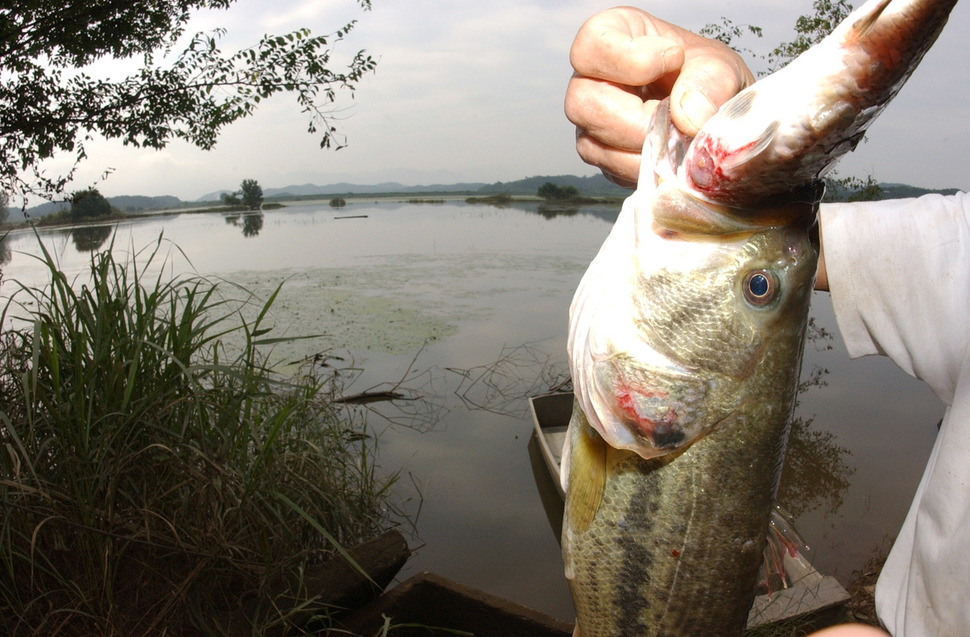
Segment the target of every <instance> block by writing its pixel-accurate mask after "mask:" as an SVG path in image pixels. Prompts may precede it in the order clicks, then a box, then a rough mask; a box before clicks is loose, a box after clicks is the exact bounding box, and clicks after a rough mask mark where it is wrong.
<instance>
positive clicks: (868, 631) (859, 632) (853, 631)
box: [809, 624, 889, 637]
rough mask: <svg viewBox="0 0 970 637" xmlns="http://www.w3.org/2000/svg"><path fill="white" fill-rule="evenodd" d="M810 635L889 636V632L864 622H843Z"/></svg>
mask: <svg viewBox="0 0 970 637" xmlns="http://www.w3.org/2000/svg"><path fill="white" fill-rule="evenodd" d="M809 637H889V634H888V633H886V632H885V631H882V630H879V629H878V628H873V627H872V626H865V625H863V624H843V625H841V626H832V627H831V628H826V629H825V630H820V631H818V632H815V633H812V634H811V635H810V636H809Z"/></svg>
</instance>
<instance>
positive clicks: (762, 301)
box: [742, 270, 778, 307]
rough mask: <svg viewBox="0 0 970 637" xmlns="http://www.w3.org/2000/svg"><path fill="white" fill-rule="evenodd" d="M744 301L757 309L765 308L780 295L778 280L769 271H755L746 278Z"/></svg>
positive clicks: (743, 288) (743, 289) (743, 287)
mask: <svg viewBox="0 0 970 637" xmlns="http://www.w3.org/2000/svg"><path fill="white" fill-rule="evenodd" d="M742 291H743V292H744V299H745V300H746V301H747V302H748V303H750V304H751V305H753V306H755V307H764V306H766V305H768V304H769V303H771V301H772V300H774V298H775V296H776V295H777V294H778V279H777V277H775V275H774V274H772V273H771V272H769V271H768V270H754V271H752V272H748V274H747V276H745V277H744V283H743V285H742Z"/></svg>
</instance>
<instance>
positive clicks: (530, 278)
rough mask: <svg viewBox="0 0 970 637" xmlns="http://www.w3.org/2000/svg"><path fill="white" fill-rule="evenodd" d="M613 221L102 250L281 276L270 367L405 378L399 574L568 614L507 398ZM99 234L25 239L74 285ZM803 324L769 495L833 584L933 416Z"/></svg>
mask: <svg viewBox="0 0 970 637" xmlns="http://www.w3.org/2000/svg"><path fill="white" fill-rule="evenodd" d="M616 212H617V211H616V209H611V208H607V207H603V208H585V209H583V210H582V211H572V212H571V213H568V214H559V215H554V214H551V213H546V214H542V212H541V211H539V210H538V209H537V207H536V206H534V205H533V206H531V207H529V206H523V207H516V208H507V209H497V208H491V207H482V206H469V205H465V204H463V203H460V202H447V203H444V204H433V205H432V204H424V205H414V204H405V203H397V202H381V203H376V202H372V201H364V200H360V201H351V202H350V203H349V204H348V206H347V207H346V208H343V209H340V210H334V209H332V208H330V207H329V206H327V205H326V203H325V202H317V203H306V204H299V205H289V206H287V207H285V208H283V209H281V210H276V211H268V212H266V213H264V215H263V217H262V218H259V219H249V220H246V219H243V218H236V219H228V220H227V219H224V218H223V217H222V216H221V215H218V214H206V215H172V216H166V217H154V218H150V219H145V220H139V221H133V222H125V223H123V224H120V225H119V226H118V227H117V229H116V230H115V235H114V246H115V250H116V251H130V250H131V249H132V248H141V247H144V246H146V245H149V244H150V243H152V242H153V241H155V240H157V239H158V237H159V236H160V235H161V236H162V238H163V250H164V251H166V252H168V253H169V254H170V255H171V258H170V260H169V263H168V265H167V268H168V270H169V271H170V272H172V273H173V274H175V273H185V272H195V273H199V274H203V275H206V276H210V277H216V278H220V279H225V280H226V281H231V282H234V283H239V284H241V285H242V286H243V287H245V288H247V289H249V290H252V291H253V292H255V293H256V294H257V295H260V296H262V297H264V298H265V297H266V296H268V295H269V294H271V292H272V290H273V289H274V288H275V287H276V286H277V285H279V284H280V283H281V282H282V283H283V288H282V291H281V293H280V295H279V298H278V300H277V303H276V305H275V311H274V314H273V320H274V321H275V324H276V326H277V331H278V332H280V333H286V334H290V335H294V336H295V335H304V334H313V335H318V337H316V338H314V339H310V340H302V341H297V342H296V343H295V344H293V345H290V346H286V347H280V348H279V349H278V350H277V351H276V352H274V354H275V355H277V356H278V357H279V360H280V361H282V362H283V363H285V362H289V361H293V360H297V359H299V358H301V357H304V356H308V355H312V354H314V353H317V352H322V351H325V352H329V353H331V354H338V353H339V355H341V356H342V357H343V358H344V359H345V360H348V364H352V365H353V366H354V367H355V368H359V369H361V370H363V371H362V372H360V373H359V374H358V376H357V378H356V380H355V381H354V384H353V386H352V387H351V389H356V390H361V391H362V390H364V389H369V388H371V387H373V386H374V385H376V384H378V383H381V382H383V381H397V380H399V379H401V378H402V377H407V380H406V382H405V385H406V386H407V387H408V388H410V389H411V390H412V391H413V395H415V396H416V397H419V398H421V399H422V400H421V401H417V402H409V403H402V404H398V405H384V406H379V407H378V408H379V409H381V410H383V415H384V416H385V417H381V416H379V415H372V416H371V423H372V427H373V428H374V430H375V431H376V432H378V433H379V434H380V438H379V453H380V461H381V464H382V465H383V466H384V467H385V468H386V469H387V470H388V471H394V470H398V469H400V470H402V473H401V479H400V481H399V482H398V485H397V487H398V490H397V495H398V498H399V500H400V503H401V506H402V507H403V509H404V510H406V511H407V512H408V513H409V515H411V516H412V517H413V518H414V524H415V527H416V535H415V536H414V537H413V538H412V546H414V547H415V548H416V553H415V556H414V557H413V558H412V559H411V561H410V563H409V565H408V566H407V567H406V571H405V572H404V573H403V574H402V575H403V576H407V575H409V574H413V573H416V572H420V571H425V570H430V571H434V572H437V573H439V574H441V575H444V576H445V577H448V578H451V579H453V580H456V581H458V582H461V583H463V584H466V585H470V586H475V587H478V588H480V589H484V590H486V591H488V592H490V593H493V594H497V595H500V596H503V597H506V598H509V599H513V600H515V601H518V602H521V603H524V604H526V605H529V606H532V607H534V608H536V609H539V610H542V611H545V612H548V613H550V614H552V615H555V616H558V617H560V618H562V619H565V620H570V619H571V618H572V606H571V602H570V600H569V595H568V591H567V588H566V585H565V582H564V580H563V577H562V566H561V561H560V556H559V549H558V545H557V542H556V538H555V537H554V536H553V533H552V531H551V530H550V528H549V524H548V522H547V520H546V518H545V513H544V511H543V508H542V505H541V503H540V497H539V494H538V492H537V488H536V483H535V480H534V477H533V470H532V465H531V463H530V459H529V454H528V451H527V443H528V440H529V436H530V433H531V423H530V422H529V419H528V416H527V411H526V404H525V400H524V396H525V395H527V394H529V393H530V392H536V391H540V390H541V389H542V388H543V387H544V386H548V383H549V382H554V379H556V378H558V377H560V376H561V374H562V372H563V369H564V365H565V356H564V349H565V345H564V343H565V332H566V313H567V309H568V306H569V301H570V298H571V296H572V293H573V290H574V289H575V287H576V284H577V283H578V282H579V279H580V277H581V276H582V273H583V271H584V270H585V268H586V265H587V264H588V262H589V261H590V259H592V257H593V255H594V254H595V253H596V251H597V250H598V249H599V246H600V244H601V242H602V241H603V239H604V238H605V236H606V234H607V233H608V231H609V228H610V225H611V223H612V220H613V219H614V218H615V215H616ZM350 217H353V218H350ZM109 234H110V233H109V232H108V231H102V232H101V233H97V232H94V233H91V232H89V233H87V234H86V235H84V234H81V233H74V234H71V233H70V232H65V231H49V232H45V233H43V235H42V236H43V240H44V242H45V245H47V246H48V248H49V249H50V250H51V251H52V252H53V253H54V254H55V255H56V256H57V258H58V259H59V261H60V263H61V266H62V268H63V269H64V270H65V271H67V272H80V271H82V270H83V268H84V267H85V264H86V263H87V260H88V259H89V253H88V252H85V251H83V250H89V249H91V248H93V247H94V246H96V245H98V244H99V243H101V242H103V241H105V240H106V239H107V237H108V236H109ZM106 245H108V244H107V243H101V249H104V247H105V246H106ZM175 246H177V249H176V247H175ZM6 247H7V249H8V251H9V254H10V261H9V262H8V263H7V264H6V265H5V266H4V273H3V274H4V279H5V280H6V281H8V282H7V283H5V284H4V285H3V287H2V288H0V295H4V294H9V293H10V292H11V291H12V289H13V287H14V286H13V284H12V283H10V282H9V281H10V280H11V279H19V280H23V281H25V282H27V283H36V282H39V281H42V280H43V277H44V271H43V268H42V267H41V266H40V265H39V264H38V263H37V262H36V261H35V260H34V259H32V258H30V257H29V256H28V255H30V254H37V253H38V247H37V240H36V238H34V236H33V235H32V234H30V233H27V232H18V233H15V234H13V235H12V236H10V237H9V238H8V239H7V241H6ZM79 248H80V249H81V251H79ZM230 289H234V288H230ZM813 314H814V317H815V321H816V324H817V325H818V326H819V327H820V328H822V330H827V331H828V332H831V334H832V337H831V338H826V337H824V336H819V337H817V338H816V339H815V340H814V341H813V342H812V343H811V344H810V345H809V347H808V349H807V352H806V361H805V373H804V374H803V377H804V378H806V379H808V378H809V377H810V375H811V372H812V370H813V369H819V370H820V371H819V372H818V375H817V378H818V380H819V381H820V382H816V383H815V384H814V386H813V387H812V388H810V389H809V390H808V391H806V392H805V393H804V394H803V395H802V397H801V401H800V406H799V411H798V416H799V418H800V423H801V426H800V427H799V428H798V431H799V432H798V434H797V440H796V441H795V442H793V449H795V451H796V454H797V458H795V459H793V462H791V463H790V466H791V467H793V468H794V469H795V470H796V471H795V473H794V475H789V476H786V478H787V480H788V482H787V484H786V486H785V487H784V488H783V490H782V494H781V497H782V504H784V505H786V506H787V507H788V508H789V509H791V510H792V511H793V512H794V513H796V514H797V517H798V523H797V524H798V528H799V530H800V531H801V532H802V534H803V535H804V536H805V539H806V541H807V542H808V543H809V545H811V547H812V551H813V554H814V560H815V563H816V565H817V566H818V568H819V569H820V570H821V571H823V572H825V573H828V574H833V575H835V576H837V577H838V578H839V579H841V580H842V581H843V582H846V581H847V580H848V579H849V578H851V576H852V571H853V570H854V569H857V568H860V567H861V566H862V565H863V564H864V563H865V561H866V560H867V559H868V557H869V556H870V555H871V554H872V552H873V551H874V550H876V549H878V548H879V547H880V546H884V545H886V543H887V542H888V541H889V540H890V539H891V538H892V537H893V536H894V534H895V532H896V530H897V529H898V527H899V525H900V523H901V522H902V519H903V516H904V515H905V512H906V508H907V505H908V503H909V500H910V498H911V496H912V494H913V492H914V491H915V488H916V484H917V482H918V480H919V476H920V474H921V472H922V468H923V465H924V463H925V460H926V458H927V456H928V454H929V450H930V447H931V445H932V443H933V439H934V436H935V434H936V423H937V422H938V421H939V419H940V417H941V416H942V412H943V409H942V406H941V405H940V404H939V403H938V401H937V400H936V399H935V398H934V397H933V396H932V394H931V393H930V392H929V391H928V390H927V389H926V388H925V387H924V386H923V385H922V384H921V383H919V382H918V381H915V380H913V379H911V378H909V377H908V376H906V375H905V374H903V373H902V372H899V371H898V370H897V369H896V368H895V367H894V366H893V365H892V364H891V363H889V362H888V361H886V360H884V359H880V358H868V359H862V360H857V361H850V360H849V359H848V358H847V356H846V354H845V351H844V348H843V346H842V343H841V340H840V338H839V336H838V329H837V326H836V324H835V320H834V316H833V315H832V309H831V303H830V302H829V299H828V297H827V295H825V294H816V298H815V299H814V307H813ZM349 361H352V363H350V362H349ZM409 370H410V371H409Z"/></svg>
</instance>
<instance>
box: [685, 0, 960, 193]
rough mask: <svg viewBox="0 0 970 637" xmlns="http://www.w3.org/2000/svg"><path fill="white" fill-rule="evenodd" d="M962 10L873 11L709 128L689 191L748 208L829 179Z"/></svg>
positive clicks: (892, 0)
mask: <svg viewBox="0 0 970 637" xmlns="http://www.w3.org/2000/svg"><path fill="white" fill-rule="evenodd" d="M955 4H956V0H870V1H869V2H866V3H865V4H863V5H862V6H861V7H859V8H858V9H857V10H855V11H854V12H852V13H851V14H850V15H849V16H848V17H847V18H846V19H845V20H844V21H843V22H842V23H841V24H840V25H839V26H838V27H836V29H834V30H833V31H832V33H831V34H829V36H828V37H827V38H825V40H823V41H822V42H820V43H819V44H817V45H816V46H814V47H812V48H811V49H809V50H808V51H806V52H805V53H803V54H802V55H801V56H799V57H798V58H797V59H795V60H793V61H792V62H791V63H790V64H789V65H788V66H787V67H785V68H784V69H782V70H780V71H779V72H776V73H774V74H772V75H770V76H768V77H766V78H763V79H761V80H759V81H758V82H756V83H755V84H754V85H752V86H750V87H748V88H747V89H745V90H744V91H742V92H740V93H739V94H738V95H736V96H735V97H734V98H733V99H732V100H731V101H729V102H728V103H727V104H725V105H724V106H723V107H722V108H721V109H720V110H719V111H718V113H717V114H716V115H715V116H714V117H713V118H711V120H710V121H708V123H707V124H705V125H704V127H703V130H702V131H700V132H699V134H698V135H697V137H696V138H695V139H694V141H693V143H692V144H691V147H690V149H689V150H688V151H687V157H686V160H685V162H684V175H683V179H684V180H685V181H686V183H687V185H688V187H690V188H691V189H693V190H695V191H697V192H699V193H702V194H703V196H705V197H707V198H708V199H709V200H711V201H716V202H720V203H726V204H730V205H734V206H747V205H750V204H754V203H757V202H758V201H761V200H764V199H767V198H770V197H772V196H777V195H778V194H779V193H784V192H785V191H786V190H787V189H788V188H790V187H791V186H792V185H793V184H799V183H809V182H811V181H814V180H816V179H818V178H820V177H822V176H823V175H825V174H826V173H827V172H828V171H829V170H830V169H831V168H832V166H833V165H834V164H835V162H836V161H838V159H839V157H841V156H842V155H843V154H845V153H847V152H849V151H851V150H852V149H854V148H855V146H856V144H858V142H859V140H861V139H862V136H863V134H864V133H865V129H866V127H867V126H869V124H870V123H871V122H872V121H873V120H874V119H875V118H876V116H878V115H879V113H881V112H882V110H883V109H884V108H885V106H886V105H887V104H888V103H889V102H890V101H891V100H892V98H893V97H894V96H895V95H896V93H897V92H898V91H899V89H900V88H902V86H903V84H904V83H905V82H906V80H907V79H908V78H909V76H910V74H911V73H912V72H913V70H914V69H915V68H916V66H917V65H918V64H919V62H920V60H921V59H922V58H923V55H924V54H925V53H926V51H927V50H929V48H930V46H931V45H932V44H933V42H934V41H935V40H936V38H937V36H938V35H939V33H940V31H941V30H942V29H943V26H944V25H945V24H946V21H947V18H948V16H949V13H950V10H951V9H952V8H953V6H954V5H955Z"/></svg>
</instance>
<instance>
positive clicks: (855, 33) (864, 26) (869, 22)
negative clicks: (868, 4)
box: [846, 0, 892, 39]
mask: <svg viewBox="0 0 970 637" xmlns="http://www.w3.org/2000/svg"><path fill="white" fill-rule="evenodd" d="M891 1H892V0H882V2H879V3H877V4H876V5H874V6H873V7H872V11H869V12H868V13H866V14H865V15H863V16H861V17H860V18H859V19H858V20H856V21H855V22H853V23H852V29H851V30H850V31H849V34H848V35H847V36H846V37H851V38H856V39H857V38H860V37H862V36H864V35H865V34H866V33H868V32H869V29H871V28H872V27H873V26H874V25H875V24H876V22H877V21H878V20H879V16H881V15H882V12H883V11H885V10H886V7H888V6H889V3H890V2H891Z"/></svg>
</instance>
